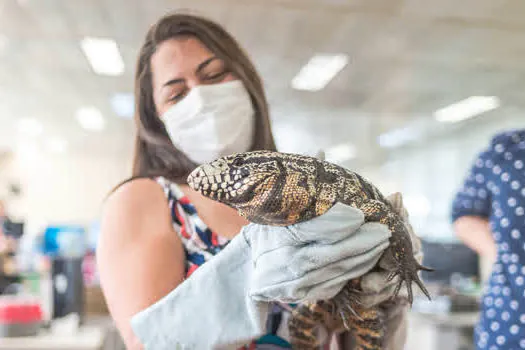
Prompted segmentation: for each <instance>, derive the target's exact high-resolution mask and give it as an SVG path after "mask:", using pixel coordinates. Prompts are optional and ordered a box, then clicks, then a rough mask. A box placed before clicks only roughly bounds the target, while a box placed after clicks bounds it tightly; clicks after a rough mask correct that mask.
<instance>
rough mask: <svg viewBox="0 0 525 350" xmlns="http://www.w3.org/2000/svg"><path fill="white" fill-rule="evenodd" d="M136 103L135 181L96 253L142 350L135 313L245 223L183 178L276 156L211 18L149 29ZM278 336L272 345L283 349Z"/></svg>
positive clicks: (243, 74)
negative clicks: (233, 158) (230, 161)
mask: <svg viewBox="0 0 525 350" xmlns="http://www.w3.org/2000/svg"><path fill="white" fill-rule="evenodd" d="M135 96H136V101H137V103H136V125H137V127H138V133H137V139H136V147H135V158H134V166H133V175H134V176H133V179H132V180H129V181H127V182H125V183H124V184H122V185H121V186H119V187H118V188H117V189H116V190H115V191H114V192H113V193H112V194H111V196H110V197H109V198H108V201H107V203H106V207H105V211H104V215H103V220H102V234H101V238H100V241H99V248H98V251H97V259H98V265H99V269H100V276H101V284H102V287H103V290H104V294H105V297H106V300H107V303H108V307H109V310H110V312H111V315H112V316H113V318H114V320H115V322H116V325H117V327H118V329H119V331H120V333H121V334H122V336H123V338H124V341H125V343H126V345H127V346H128V348H130V349H137V348H141V344H139V341H138V340H137V338H136V336H135V335H134V333H133V331H132V329H131V327H130V319H131V318H132V317H133V315H135V314H136V313H138V312H139V311H141V310H143V309H145V308H147V307H148V306H150V305H152V304H154V303H155V302H156V301H158V300H159V299H160V298H162V297H163V296H165V295H167V294H168V293H169V292H170V291H172V290H174V289H175V288H176V287H177V286H178V285H179V284H180V283H181V282H182V281H183V280H184V279H185V278H187V277H189V276H190V275H191V274H192V273H193V272H194V271H195V269H196V268H197V267H198V266H200V265H202V264H203V263H204V262H206V261H208V260H209V259H210V258H212V257H213V256H214V255H215V254H217V253H218V252H220V251H221V250H222V249H223V248H224V247H225V245H226V244H227V243H228V242H229V240H230V239H232V238H233V237H234V236H235V235H237V234H238V233H239V231H240V230H241V228H242V227H243V226H245V225H246V224H247V222H246V221H245V220H244V219H243V218H241V217H240V216H239V215H238V214H237V212H236V211H234V210H233V209H230V208H228V207H226V206H224V205H222V204H219V203H217V202H214V201H211V200H209V199H206V198H205V197H203V196H201V195H199V194H198V193H196V192H193V191H192V190H190V189H189V187H188V186H187V185H186V177H187V175H188V174H189V173H190V172H191V171H192V170H193V169H194V168H195V167H196V166H197V165H198V164H202V163H204V162H207V161H211V160H213V159H214V158H216V157H218V156H222V155H226V154H231V153H235V152H242V151H248V150H259V149H266V150H275V144H274V140H273V138H272V134H271V129H270V122H269V117H268V106H267V102H266V97H265V94H264V90H263V86H262V83H261V80H260V78H259V77H258V75H257V73H256V70H255V68H254V66H253V65H252V63H251V62H250V60H249V59H248V57H247V56H246V54H245V53H244V52H243V51H242V49H241V48H240V47H239V45H238V44H237V43H236V41H235V40H234V39H233V38H232V37H231V36H230V35H229V34H228V33H227V32H226V31H225V30H224V29H223V28H221V27H220V26H219V25H217V24H215V23H213V22H211V21H209V20H206V19H203V18H199V17H194V16H189V15H184V14H171V15H168V16H165V17H163V18H161V19H160V20H159V21H158V22H157V23H156V24H155V25H154V26H152V28H151V29H150V30H149V32H148V34H147V36H146V40H145V43H144V44H143V46H142V48H141V50H140V54H139V59H138V65H137V70H136V90H135ZM390 290H391V289H390ZM282 312H285V311H284V310H283V311H282ZM279 318H280V317H279V313H277V317H276V320H277V323H279V321H278V320H279ZM276 327H277V328H278V327H279V324H277V325H275V323H274V324H273V325H269V328H273V329H275V328H276ZM277 338H280V337H279V336H275V337H274V338H273V339H272V342H274V343H275V342H279V341H281V343H283V342H284V343H285V340H284V339H283V340H281V339H277ZM266 339H268V338H266Z"/></svg>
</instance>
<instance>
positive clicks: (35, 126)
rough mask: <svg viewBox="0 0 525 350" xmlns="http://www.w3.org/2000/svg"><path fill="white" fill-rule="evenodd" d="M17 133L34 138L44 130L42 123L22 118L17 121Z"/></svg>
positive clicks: (33, 119)
mask: <svg viewBox="0 0 525 350" xmlns="http://www.w3.org/2000/svg"><path fill="white" fill-rule="evenodd" d="M17 128H18V131H19V132H20V133H21V134H24V135H26V136H31V137H36V136H38V135H40V134H42V131H43V130H44V128H43V126H42V123H40V122H39V121H38V120H37V119H35V118H23V119H20V120H18V123H17Z"/></svg>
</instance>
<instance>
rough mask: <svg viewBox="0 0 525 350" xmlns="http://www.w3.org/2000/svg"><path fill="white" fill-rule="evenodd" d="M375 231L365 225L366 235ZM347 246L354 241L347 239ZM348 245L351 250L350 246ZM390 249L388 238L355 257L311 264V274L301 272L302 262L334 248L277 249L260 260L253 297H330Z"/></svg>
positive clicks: (251, 291) (254, 280) (284, 298)
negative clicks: (279, 262)
mask: <svg viewBox="0 0 525 350" xmlns="http://www.w3.org/2000/svg"><path fill="white" fill-rule="evenodd" d="M370 225H371V226H374V225H372V224H370ZM367 229H368V230H370V232H368V231H367ZM374 231H377V230H375V229H373V228H372V227H366V226H365V230H364V233H372V232H374ZM385 236H386V235H385ZM345 243H353V242H351V241H350V240H348V241H347V242H345ZM349 246H350V247H351V244H349ZM387 247H388V238H386V239H384V240H377V241H376V244H375V245H372V246H370V247H368V248H367V249H366V250H362V251H360V253H359V254H355V253H354V254H353V255H352V256H347V258H346V259H345V258H340V259H337V260H334V261H332V262H328V261H327V260H323V261H322V263H321V264H317V265H315V266H311V265H310V266H309V269H308V271H306V270H303V269H302V268H303V267H304V266H303V265H302V262H303V261H305V258H306V259H307V258H308V257H307V256H317V255H318V254H319V253H320V252H319V251H318V250H316V249H317V248H320V249H323V250H324V253H323V254H326V253H330V251H333V250H334V246H319V245H318V246H316V247H302V248H297V247H286V248H285V249H281V250H276V251H274V252H273V253H272V254H267V255H264V256H263V257H260V259H259V260H258V262H257V266H258V267H257V268H256V269H255V272H254V278H253V281H252V284H251V288H250V295H251V296H252V297H253V298H255V299H256V300H262V301H269V300H280V301H283V302H297V300H304V299H305V298H309V299H316V298H318V299H319V298H327V297H331V296H333V295H335V294H336V293H337V292H338V291H339V290H340V289H341V288H342V287H343V286H344V284H345V283H346V282H347V281H348V280H350V279H352V278H355V277H359V276H362V275H363V274H365V273H367V272H368V271H370V269H372V268H373V267H374V266H375V265H376V264H377V262H378V260H379V259H380V257H381V255H382V253H383V251H384V250H385V249H386V248H387ZM335 248H337V247H335ZM347 248H348V247H347ZM306 251H308V252H306ZM290 257H291V259H290ZM297 257H298V258H297ZM284 259H288V260H289V261H290V263H289V264H288V265H287V266H283V265H282V264H277V263H276V261H281V262H282V261H286V260H284Z"/></svg>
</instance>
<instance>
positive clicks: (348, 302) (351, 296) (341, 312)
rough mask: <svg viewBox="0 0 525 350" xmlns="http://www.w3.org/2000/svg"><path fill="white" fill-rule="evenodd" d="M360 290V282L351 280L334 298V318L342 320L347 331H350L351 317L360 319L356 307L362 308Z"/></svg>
mask: <svg viewBox="0 0 525 350" xmlns="http://www.w3.org/2000/svg"><path fill="white" fill-rule="evenodd" d="M358 288H359V280H358V279H354V280H351V281H349V282H348V283H347V284H346V285H345V286H344V287H343V289H341V291H340V292H339V293H337V294H336V295H335V296H334V297H333V298H332V301H333V303H334V306H335V307H334V316H336V317H339V318H341V320H342V322H343V325H344V326H345V328H346V329H350V319H349V315H352V316H353V317H357V318H359V314H358V313H357V311H356V306H361V302H360V300H359V297H360V294H361V292H360V290H359V289H358Z"/></svg>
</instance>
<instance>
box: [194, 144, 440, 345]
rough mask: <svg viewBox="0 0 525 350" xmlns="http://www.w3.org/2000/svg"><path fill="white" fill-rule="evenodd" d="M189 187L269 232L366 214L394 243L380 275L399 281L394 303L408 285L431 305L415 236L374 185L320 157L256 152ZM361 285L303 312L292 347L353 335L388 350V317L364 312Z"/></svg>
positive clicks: (298, 313) (216, 166)
mask: <svg viewBox="0 0 525 350" xmlns="http://www.w3.org/2000/svg"><path fill="white" fill-rule="evenodd" d="M188 184H189V185H190V187H192V188H193V189H194V190H196V191H198V192H200V193H201V194H203V195H204V196H206V197H209V198H211V199H213V200H216V201H219V202H221V203H224V204H226V205H228V206H230V207H232V208H235V209H237V210H238V212H239V213H240V215H242V216H243V217H245V218H246V219H247V220H249V221H251V222H253V223H257V224H263V225H273V226H288V225H292V224H296V223H300V222H304V221H307V220H310V219H312V218H314V217H317V216H319V215H323V214H324V213H326V212H327V211H328V210H329V209H330V208H332V206H333V205H334V204H335V203H337V202H341V203H343V204H346V205H349V206H352V207H354V208H357V209H359V210H361V211H362V212H363V213H364V216H365V221H366V222H370V221H373V222H380V223H383V224H385V225H387V226H388V228H389V229H390V230H391V232H392V235H391V237H390V244H389V247H388V248H387V249H386V251H385V253H384V257H383V258H382V259H381V260H380V264H379V265H380V267H381V268H383V269H385V270H387V271H390V275H389V277H388V279H389V280H391V279H393V278H395V277H396V276H397V277H399V282H398V284H397V285H396V288H395V292H394V297H395V296H397V295H398V293H399V291H400V289H401V287H402V285H403V282H405V283H406V286H407V291H408V299H409V302H410V304H412V300H413V296H412V282H415V283H416V284H417V285H418V286H419V288H421V290H422V291H423V292H424V293H425V295H426V296H427V297H428V298H429V299H430V295H429V293H428V291H427V290H426V288H425V286H424V285H423V283H422V281H421V280H420V279H419V276H418V275H417V272H418V271H419V270H426V271H432V269H430V268H427V267H424V266H422V265H420V264H419V263H418V262H417V260H416V259H415V258H414V255H413V251H412V242H411V240H410V234H409V232H408V230H407V227H406V226H405V223H404V222H403V219H402V218H401V217H399V216H398V215H397V214H396V212H395V211H394V210H393V208H392V207H391V205H390V203H389V202H388V201H387V200H386V198H385V197H384V196H383V195H382V194H381V192H380V191H379V190H378V189H377V188H376V187H374V186H373V185H372V184H371V183H369V182H368V181H366V180H365V179H364V178H362V177H361V176H360V175H359V174H357V173H354V172H352V171H350V170H347V169H345V168H342V167H339V166H337V165H335V164H332V163H329V162H326V161H322V160H319V159H316V158H313V157H308V156H303V155H296V154H288V153H279V152H271V151H255V152H246V153H240V154H235V155H232V156H227V157H223V158H219V159H217V160H215V161H213V162H211V163H208V164H204V165H202V166H200V167H198V168H197V169H195V170H194V171H193V172H192V173H191V174H190V176H189V177H188ZM359 290H360V285H359V279H355V280H352V281H349V282H348V284H347V285H346V286H345V287H344V288H343V289H342V290H341V291H340V293H339V294H337V295H336V296H335V297H334V298H333V299H331V300H327V301H316V302H312V303H304V304H300V305H299V306H298V307H297V308H296V309H295V310H294V311H293V313H292V318H291V320H290V323H289V329H290V334H291V338H292V339H291V342H292V346H293V347H294V348H297V349H314V348H315V347H316V346H318V345H319V341H318V339H317V337H316V334H315V330H316V329H317V325H320V324H322V325H325V326H327V327H329V328H330V329H331V330H337V329H342V328H343V329H349V330H351V331H352V332H353V333H354V335H355V336H356V338H357V339H356V340H357V343H358V344H357V347H358V349H381V342H382V336H383V327H382V317H381V309H380V308H379V307H374V308H367V309H365V308H362V307H361V306H360V304H359Z"/></svg>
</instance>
